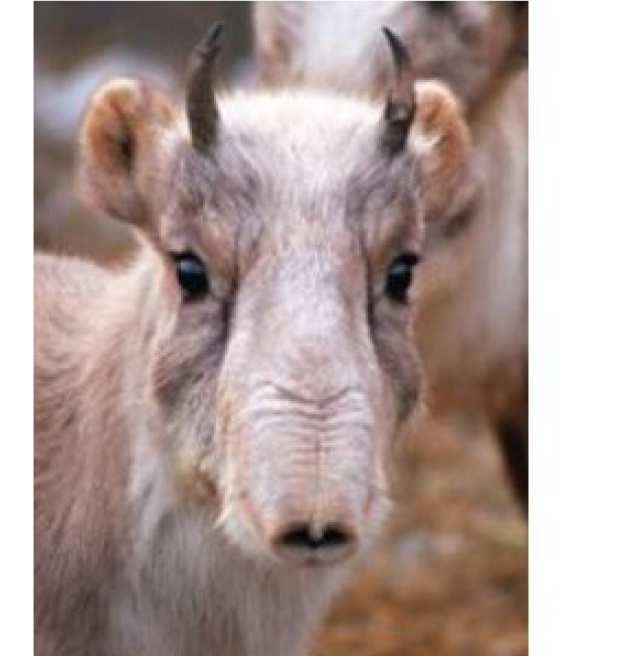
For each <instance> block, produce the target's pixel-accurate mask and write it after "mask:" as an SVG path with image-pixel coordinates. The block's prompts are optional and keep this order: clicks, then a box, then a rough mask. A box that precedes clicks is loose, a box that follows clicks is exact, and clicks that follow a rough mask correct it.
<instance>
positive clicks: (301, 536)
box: [279, 524, 351, 550]
mask: <svg viewBox="0 0 630 656" xmlns="http://www.w3.org/2000/svg"><path fill="white" fill-rule="evenodd" d="M350 540H351V538H350V536H349V535H348V534H347V533H346V532H345V531H344V530H343V529H341V528H340V527H339V526H335V525H331V526H327V527H325V528H324V530H323V531H322V532H321V534H320V535H319V536H318V535H316V534H314V532H313V531H312V528H311V527H310V526H309V525H308V524H303V525H300V526H296V527H293V528H292V529H290V530H289V531H287V532H286V533H284V534H283V535H282V537H281V538H280V540H279V542H280V543H281V544H282V545H284V546H285V547H296V548H302V549H312V550H317V549H331V548H333V547H342V546H344V545H346V544H347V543H348V542H349V541H350Z"/></svg>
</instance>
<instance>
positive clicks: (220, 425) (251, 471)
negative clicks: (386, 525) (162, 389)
mask: <svg viewBox="0 0 630 656" xmlns="http://www.w3.org/2000/svg"><path fill="white" fill-rule="evenodd" d="M319 291H320V293H319V295H318V301H317V302H316V303H304V304H303V305H302V307H297V308H294V310H293V312H292V313H291V314H290V315H289V314H286V313H284V312H283V310H282V305H281V304H280V303H278V301H279V299H278V298H276V299H275V300H276V303H270V304H269V305H268V306H267V309H266V311H264V312H263V311H257V310H256V308H255V307H253V308H250V309H249V312H244V313H243V314H241V315H240V316H238V317H237V318H236V320H235V322H234V332H233V335H232V338H231V340H230V344H229V347H228V352H227V355H226V361H225V367H224V372H223V374H222V379H221V384H220V389H219V398H218V403H219V406H218V422H217V437H216V439H217V441H218V442H219V443H220V444H221V445H222V447H223V449H224V450H225V459H226V462H225V466H224V467H222V472H223V474H224V475H223V476H222V478H223V481H222V485H221V487H222V491H223V496H224V507H223V515H222V518H223V524H224V526H225V528H226V530H227V531H228V533H229V535H230V537H231V538H232V539H234V540H236V541H237V542H238V543H239V544H240V545H241V546H243V547H244V548H245V549H247V550H248V551H250V552H251V551H254V552H257V553H260V552H261V551H264V552H266V553H269V554H273V556H275V557H276V558H279V559H282V560H288V561H292V562H294V563H297V564H303V565H309V564H327V563H334V562H339V561H341V560H344V559H345V558H347V557H349V556H351V555H352V554H353V553H355V552H356V551H357V550H358V549H359V548H360V547H361V546H362V545H363V544H364V543H365V542H366V541H367V538H368V536H369V534H371V533H373V532H374V529H375V528H376V526H377V525H378V524H380V519H381V518H382V516H383V515H384V510H385V505H386V502H385V494H384V490H385V488H386V482H385V475H384V469H385V468H384V457H385V444H386V443H387V442H388V441H389V440H388V438H389V435H388V427H387V425H386V423H387V422H383V418H385V417H387V414H388V413H387V412H386V411H385V409H384V404H385V401H386V398H387V397H386V395H385V394H383V391H382V381H381V376H380V371H379V368H378V365H377V362H376V358H375V355H374V353H373V349H372V346H371V342H370V338H369V334H368V330H367V325H364V326H361V325H360V322H359V325H357V322H356V321H355V320H354V319H353V317H352V313H351V311H350V310H349V308H348V307H347V306H345V305H344V304H343V303H342V302H341V299H340V298H339V297H338V295H337V294H335V293H334V292H331V291H330V290H329V293H328V294H327V295H322V294H321V290H319ZM292 297H293V298H295V296H292ZM302 298H308V295H305V296H304V295H303V296H302ZM270 308H272V309H270ZM241 311H243V310H241ZM249 316H252V317H257V320H256V321H255V322H254V321H252V322H250V321H249V320H248V317H249ZM364 321H365V320H364Z"/></svg>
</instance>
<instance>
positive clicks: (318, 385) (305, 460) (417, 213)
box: [80, 27, 469, 564]
mask: <svg viewBox="0 0 630 656" xmlns="http://www.w3.org/2000/svg"><path fill="white" fill-rule="evenodd" d="M219 32H220V29H219V28H217V27H214V28H212V29H211V30H210V31H209V32H208V34H207V36H206V37H205V38H204V40H203V41H202V42H201V43H200V45H199V46H198V47H197V48H196V49H195V50H194V52H193V54H192V56H191V59H190V64H189V68H188V77H187V85H186V101H185V107H184V111H180V110H179V109H178V108H177V106H176V105H175V104H174V103H173V102H172V101H171V100H170V99H169V98H167V97H166V96H165V95H163V94H162V93H161V92H159V91H158V90H156V89H153V88H150V87H148V86H146V85H145V84H143V83H142V82H138V81H133V80H115V81H113V82H110V83H108V84H106V85H105V86H104V87H103V88H102V89H100V90H99V91H98V92H97V93H96V95H95V96H94V98H93V100H92V103H91V105H90V107H89V109H88V111H87V114H86V117H85V121H84V125H83V128H82V134H81V168H80V181H81V186H82V189H83V192H84V196H85V197H86V198H87V199H88V200H89V201H90V202H91V203H92V205H94V206H95V207H96V208H99V209H101V210H103V211H105V212H107V213H109V214H110V215H112V216H114V217H117V218H118V219H120V220H122V221H126V222H128V223H130V224H132V225H133V226H134V227H135V228H136V230H137V231H138V233H139V235H140V236H141V240H142V242H143V244H144V246H143V254H144V255H143V261H144V262H145V264H144V265H143V271H144V272H145V276H144V278H143V283H142V285H143V288H142V294H141V296H142V298H141V299H140V300H139V301H138V303H139V307H138V308H137V311H138V312H139V313H141V314H142V318H139V320H138V330H139V331H142V330H144V329H143V328H142V326H145V325H147V323H148V325H150V327H151V328H150V330H149V333H148V334H149V337H148V338H146V340H145V341H146V342H147V343H148V345H147V346H146V351H147V353H146V363H147V364H146V366H147V374H146V387H147V390H148V391H147V394H146V395H145V396H146V398H147V403H148V404H150V406H151V407H152V408H153V409H154V416H155V419H154V421H153V424H152V431H153V433H154V434H155V442H156V444H157V445H159V448H160V449H162V450H163V451H164V453H167V454H168V457H167V460H168V462H169V468H170V469H169V471H171V472H172V473H173V476H174V479H175V480H177V481H179V482H180V483H181V487H182V489H185V490H188V491H190V490H193V491H192V492H190V494H191V495H197V496H199V495H200V496H201V497H202V498H203V497H204V495H206V494H207V495H208V496H209V497H211V496H212V494H215V495H216V496H215V498H214V501H213V502H212V503H214V502H216V505H218V507H220V511H219V513H218V523H219V525H220V526H221V527H222V530H223V531H224V532H225V533H226V535H227V536H228V537H229V539H231V540H232V541H233V542H235V543H236V544H238V545H239V546H240V547H242V549H243V550H245V551H247V552H249V553H251V554H252V555H253V556H255V557H261V558H264V557H267V556H270V557H271V559H272V560H273V559H275V560H280V561H282V560H290V561H294V562H296V563H300V564H305V563H308V564H310V563H313V564H319V563H332V562H336V561H339V560H342V559H344V558H345V557H347V556H349V555H350V554H352V553H354V552H355V551H357V550H358V549H359V548H360V547H362V546H363V545H364V544H366V542H369V539H370V536H371V535H373V534H374V532H375V530H376V528H377V527H378V525H379V524H380V522H381V519H382V518H383V516H384V515H385V511H386V509H387V507H388V502H387V487H388V482H387V470H388V455H389V454H390V452H391V449H392V444H393V442H394V440H395V436H396V433H397V431H398V428H399V426H400V423H401V422H402V420H403V419H404V418H405V416H406V415H407V413H408V412H409V410H410V408H411V407H412V405H413V404H414V402H415V401H416V398H417V397H418V394H419V391H420V388H421V376H420V373H419V367H418V359H417V357H416V354H415V352H414V350H413V349H412V347H411V345H410V342H409V340H408V338H407V333H408V329H409V323H410V316H411V313H412V311H413V286H412V279H413V275H414V270H416V272H415V274H416V275H422V273H421V264H420V261H421V259H422V254H423V243H424V241H423V240H424V232H425V225H426V224H427V223H428V222H432V221H439V220H441V219H442V217H445V216H448V215H449V214H452V213H453V212H456V211H458V207H459V206H460V205H461V204H462V203H464V202H466V198H467V193H468V191H469V186H468V178H467V162H468V155H469V135H468V130H467V127H466V124H465V122H464V120H463V119H462V116H461V112H460V108H459V105H458V103H457V102H456V101H455V99H454V98H453V96H452V95H451V94H450V92H449V91H448V90H447V89H446V88H445V87H443V86H442V85H440V84H437V83H415V84H414V82H413V78H412V77H411V75H410V70H409V62H408V57H407V55H406V52H405V50H404V48H403V46H402V44H401V43H400V41H399V40H398V39H397V37H395V36H394V35H393V34H392V33H391V32H386V34H387V37H388V40H389V42H390V44H391V46H392V49H393V53H394V61H395V64H396V70H397V74H396V78H395V82H394V83H393V84H392V88H391V93H390V96H389V99H388V101H387V103H386V104H385V106H384V107H383V106H379V105H375V104H369V103H365V102H361V101H359V100H352V99H348V98H344V97H342V96H337V95H334V94H323V93H310V92H299V93H297V92H296V93H291V92H278V93H275V92H272V93H253V94H252V93H247V94H232V95H225V96H219V97H216V96H215V93H214V90H213V75H214V74H213V70H214V60H215V57H216V54H217V51H218V36H219ZM134 311H136V308H134ZM147 317H149V318H148V319H147ZM143 334H144V333H143ZM186 493H188V492H186ZM209 505H212V504H209Z"/></svg>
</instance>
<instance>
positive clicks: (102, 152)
mask: <svg viewBox="0 0 630 656" xmlns="http://www.w3.org/2000/svg"><path fill="white" fill-rule="evenodd" d="M175 123H176V110H175V108H174V105H173V104H172V102H171V101H170V99H169V98H167V97H166V96H164V95H163V94H162V93H160V92H159V91H157V90H155V89H152V88H150V87H148V86H147V85H145V84H144V83H142V82H138V81H136V80H130V79H117V80H113V81H111V82H109V83H107V84H105V85H104V86H102V87H101V88H100V89H99V90H98V91H97V92H96V94H95V95H94V97H93V98H92V101H91V103H90V105H89V107H88V110H87V113H86V116H85V119H84V121H83V127H82V129H81V144H80V146H81V159H80V167H79V192H80V193H81V195H82V196H83V198H84V199H85V200H86V201H87V202H88V203H89V204H90V205H91V206H93V207H94V208H95V209H99V210H101V211H104V212H106V213H108V214H110V215H113V216H114V217H116V218H118V219H120V220H122V221H126V222H129V223H132V224H134V225H136V226H137V227H140V228H144V229H146V228H148V227H149V215H150V213H151V212H150V207H149V205H150V202H149V201H150V199H151V196H152V189H151V181H152V180H155V179H156V177H158V176H157V173H158V170H159V166H160V163H161V162H164V161H165V159H166V155H167V154H168V153H166V152H165V150H168V144H169V143H172V139H169V137H170V136H171V135H172V134H173V133H174V126H175ZM153 187H155V185H153Z"/></svg>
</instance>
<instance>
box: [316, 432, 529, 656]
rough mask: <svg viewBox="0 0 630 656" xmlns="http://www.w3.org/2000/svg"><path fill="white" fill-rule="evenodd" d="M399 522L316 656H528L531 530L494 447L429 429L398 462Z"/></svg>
mask: <svg viewBox="0 0 630 656" xmlns="http://www.w3.org/2000/svg"><path fill="white" fill-rule="evenodd" d="M397 461H398V462H397V466H396V472H395V474H396V485H395V493H394V496H395V500H396V506H397V508H396V510H395V512H394V515H393V517H392V519H391V521H390V523H389V528H388V530H387V534H386V537H385V539H384V540H382V541H381V544H380V547H379V548H377V549H376V551H375V552H374V553H373V554H372V555H370V556H369V557H368V558H367V559H366V561H365V563H364V564H363V565H362V566H361V567H360V568H359V569H358V570H357V572H356V573H355V576H354V578H353V580H352V582H351V585H350V586H349V587H348V588H347V589H346V591H345V593H344V594H343V595H342V596H341V597H340V598H339V599H338V601H337V603H336V604H335V605H334V608H333V610H332V613H331V614H330V616H329V618H328V620H327V622H326V625H325V627H324V629H323V630H322V631H321V632H320V635H319V638H318V641H317V648H316V650H315V654H316V656H347V655H348V654H362V655H363V656H425V655H426V656H456V655H457V656H525V654H527V609H528V601H527V600H528V597H527V527H526V522H525V520H524V518H523V517H522V515H521V512H520V510H519V509H518V507H517V506H516V504H515V502H514V500H513V499H512V497H511V494H510V491H509V489H508V487H507V484H506V480H505V478H504V475H503V470H502V464H501V462H500V460H499V454H498V452H497V450H496V448H495V444H494V442H493V439H492V436H491V435H490V434H488V432H487V431H485V430H483V429H479V428H475V427H474V426H470V425H468V426H463V427H462V426H458V427H455V426H450V425H449V424H448V422H441V423H438V422H436V421H434V422H432V423H431V424H429V425H428V426H427V430H425V431H423V433H422V435H417V434H415V435H408V436H407V437H405V439H404V440H403V442H402V443H401V448H400V452H399V453H398V457H397Z"/></svg>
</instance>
